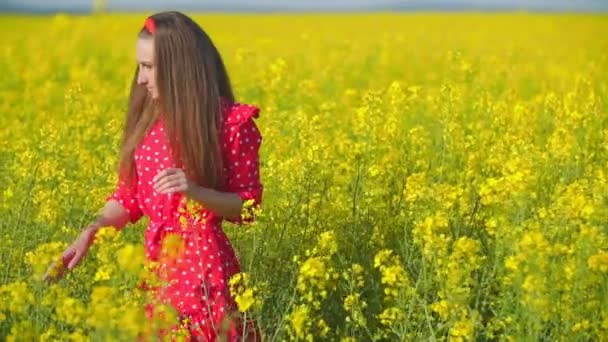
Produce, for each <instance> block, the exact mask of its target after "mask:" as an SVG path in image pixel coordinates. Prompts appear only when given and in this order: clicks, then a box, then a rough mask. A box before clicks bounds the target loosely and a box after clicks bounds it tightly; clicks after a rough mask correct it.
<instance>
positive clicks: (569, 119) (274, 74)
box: [0, 13, 608, 341]
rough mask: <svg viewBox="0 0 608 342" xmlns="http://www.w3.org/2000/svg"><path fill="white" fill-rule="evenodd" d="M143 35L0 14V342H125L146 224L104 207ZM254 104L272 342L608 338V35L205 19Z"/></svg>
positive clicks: (326, 18)
mask: <svg viewBox="0 0 608 342" xmlns="http://www.w3.org/2000/svg"><path fill="white" fill-rule="evenodd" d="M143 18H145V15H143V14H142V15H135V14H129V15H124V14H111V15H110V14H106V15H101V14H100V15H85V16H66V15H54V16H37V17H27V16H8V15H4V16H0V41H1V42H2V44H0V113H2V115H0V127H1V128H0V184H2V186H1V187H0V218H1V219H0V237H1V240H0V260H1V262H0V340H4V339H9V340H11V339H15V340H57V339H65V340H78V341H80V340H89V339H90V340H105V339H106V338H110V339H119V340H122V339H132V338H133V336H135V335H136V334H138V333H139V332H140V329H142V327H141V326H142V324H141V323H140V319H141V317H140V316H139V315H138V310H137V308H138V307H139V306H138V303H139V302H138V300H141V298H138V297H137V296H134V295H132V294H131V291H130V289H131V288H132V287H133V284H134V283H135V281H136V280H137V278H138V276H139V269H140V268H141V267H140V265H139V263H138V262H137V260H138V257H137V256H139V257H141V253H138V251H140V250H139V249H138V248H140V247H139V245H140V244H143V231H144V229H145V225H146V222H147V219H142V220H141V221H140V222H138V224H137V225H134V226H129V227H127V228H125V230H124V231H122V232H120V233H119V234H113V233H112V232H111V231H109V230H108V231H105V232H104V233H103V234H101V236H100V238H99V244H97V245H96V246H95V247H93V248H92V249H91V250H90V253H89V255H88V256H87V258H86V259H85V260H84V262H83V263H82V264H81V265H80V266H79V267H78V268H77V269H76V270H75V271H74V272H72V273H71V274H69V275H68V277H67V278H66V279H65V280H63V281H61V282H59V283H58V284H56V285H52V286H46V285H44V284H43V283H41V282H40V281H39V278H40V275H41V274H42V272H43V271H44V270H45V269H46V265H47V264H48V263H49V262H50V261H51V260H52V259H53V258H55V257H56V256H57V255H58V253H60V252H61V251H62V250H63V248H64V247H65V246H66V245H67V244H68V243H69V242H71V241H72V240H73V239H74V238H75V237H76V236H77V234H78V232H79V231H80V230H81V229H82V228H83V227H85V226H86V224H87V223H88V222H90V220H91V219H92V218H93V217H94V214H95V212H96V211H97V210H98V209H100V208H101V207H102V206H103V202H102V201H103V198H105V196H107V194H109V193H110V192H111V191H112V190H113V186H114V184H115V179H116V178H115V177H116V175H115V172H114V166H115V163H116V157H117V149H118V146H119V143H120V141H119V139H120V135H121V128H122V120H123V118H124V109H125V104H126V96H127V92H128V86H129V83H130V79H131V77H132V75H133V72H134V70H135V57H134V56H135V51H134V48H135V35H136V32H137V31H138V30H139V28H140V26H141V24H142V22H143ZM194 18H195V19H196V21H197V22H198V23H200V24H201V25H202V27H203V28H204V29H205V30H206V31H207V32H208V33H209V34H210V36H211V37H212V38H213V40H214V42H215V43H216V45H217V46H218V48H219V50H220V52H221V53H222V56H223V58H224V60H225V62H226V64H227V67H228V70H229V72H230V75H231V77H232V81H233V85H234V88H235V90H236V93H237V97H238V99H239V100H240V101H241V102H245V103H252V104H256V105H258V106H260V107H261V108H262V112H261V115H260V118H259V119H258V120H257V123H258V126H259V127H260V130H261V131H262V134H263V136H264V143H263V145H262V150H261V160H262V172H261V173H262V181H263V183H264V186H265V193H264V203H263V212H262V214H261V216H260V217H259V218H258V220H257V222H256V224H254V225H251V226H234V225H231V224H228V223H225V225H224V228H225V230H226V232H227V233H228V235H229V236H230V237H231V239H232V241H233V243H234V247H235V249H236V250H237V252H238V254H239V255H240V260H241V264H242V269H243V271H244V272H246V275H247V279H248V281H249V286H248V288H250V289H251V290H254V291H250V292H241V293H240V294H239V295H238V296H239V298H238V300H239V303H240V304H242V305H243V307H249V308H248V310H247V311H248V312H249V313H248V314H250V315H251V316H253V317H255V318H256V319H257V320H258V322H259V323H260V324H261V326H262V327H263V329H264V331H265V333H266V337H267V338H268V340H287V339H296V340H311V339H313V338H314V339H315V340H340V339H342V340H345V341H354V340H357V341H367V340H390V341H393V340H448V339H449V340H454V341H456V340H501V341H502V340H563V341H587V340H607V339H608V225H607V224H606V217H607V214H608V210H607V209H608V184H607V177H608V175H607V166H608V82H607V81H606V75H608V54H607V53H606V51H608V35H606V32H608V18H607V17H606V15H599V14H598V15H591V14H576V15H575V14H534V15H531V14H524V13H519V14H518V13H510V14H499V13H494V14H477V13H458V14H438V13H411V14H350V15H337V14H332V15H321V14H315V15H313V14H309V15H305V14H298V15H296V14H293V15H291V14H290V15H286V14H285V15H279V14H275V15H272V14H269V15H255V16H253V15H227V14H213V15H195V16H194Z"/></svg>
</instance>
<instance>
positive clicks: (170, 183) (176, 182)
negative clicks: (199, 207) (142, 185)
mask: <svg viewBox="0 0 608 342" xmlns="http://www.w3.org/2000/svg"><path fill="white" fill-rule="evenodd" d="M153 182H154V183H153V186H154V190H155V191H156V192H158V193H161V194H171V193H174V192H181V193H183V194H184V195H186V196H190V195H191V194H192V190H193V189H194V188H195V187H196V184H194V183H193V182H191V181H190V180H188V178H186V174H185V173H184V171H183V170H182V169H177V168H173V169H164V170H162V171H160V172H159V173H158V174H157V175H156V176H155V177H154V179H153Z"/></svg>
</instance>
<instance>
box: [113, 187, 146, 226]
mask: <svg viewBox="0 0 608 342" xmlns="http://www.w3.org/2000/svg"><path fill="white" fill-rule="evenodd" d="M131 183H133V185H132V186H128V185H127V183H126V182H125V181H124V180H123V178H122V177H119V179H118V182H117V184H116V188H115V190H114V192H113V193H112V194H111V195H109V196H108V197H106V201H109V200H111V199H114V200H116V201H117V202H118V203H120V204H121V205H122V207H123V208H125V210H126V211H127V213H128V214H129V221H130V222H131V223H135V222H137V221H138V220H139V219H140V218H141V217H142V216H143V212H142V210H141V208H140V206H139V201H138V196H137V185H136V184H137V179H135V180H133V181H132V182H131Z"/></svg>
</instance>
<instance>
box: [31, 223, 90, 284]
mask: <svg viewBox="0 0 608 342" xmlns="http://www.w3.org/2000/svg"><path fill="white" fill-rule="evenodd" d="M100 227H101V226H100V225H99V224H97V223H93V224H91V225H90V226H88V227H87V228H86V229H85V230H83V231H82V233H80V236H78V238H77V239H76V240H75V241H74V242H73V243H72V244H71V245H70V246H69V247H68V248H66V250H65V251H64V252H63V254H62V256H61V260H60V261H59V262H58V261H54V262H52V263H51V264H50V265H49V267H48V269H47V271H46V273H45V274H44V276H43V280H44V281H45V282H46V283H47V284H48V283H50V282H52V281H56V280H59V279H61V278H63V276H64V274H65V272H66V271H69V270H71V269H73V268H74V267H76V266H77V265H78V264H79V263H80V260H82V258H83V257H84V256H85V255H86V254H87V252H88V250H89V247H90V246H91V244H92V243H93V240H94V239H95V233H96V232H97V230H99V228H100Z"/></svg>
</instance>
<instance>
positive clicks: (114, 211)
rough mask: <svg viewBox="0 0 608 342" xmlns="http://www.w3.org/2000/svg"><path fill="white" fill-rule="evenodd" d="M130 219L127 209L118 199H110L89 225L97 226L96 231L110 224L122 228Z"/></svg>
mask: <svg viewBox="0 0 608 342" xmlns="http://www.w3.org/2000/svg"><path fill="white" fill-rule="evenodd" d="M129 221H130V216H129V213H128V212H127V210H126V209H125V208H124V207H123V206H122V205H121V204H120V203H119V202H118V201H117V200H115V199H109V200H108V201H107V202H106V204H105V205H104V207H103V208H102V209H101V210H100V211H99V215H98V216H97V218H96V219H95V221H94V222H93V223H92V224H91V225H90V226H89V227H95V228H96V229H95V231H97V230H99V228H101V227H108V226H112V227H115V228H116V229H118V230H122V229H123V228H124V227H125V226H126V225H127V224H128V223H129Z"/></svg>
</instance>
